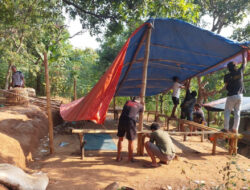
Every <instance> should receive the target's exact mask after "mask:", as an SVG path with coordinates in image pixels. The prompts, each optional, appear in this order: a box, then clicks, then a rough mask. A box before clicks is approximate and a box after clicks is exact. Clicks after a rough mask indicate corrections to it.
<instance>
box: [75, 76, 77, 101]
mask: <svg viewBox="0 0 250 190" xmlns="http://www.w3.org/2000/svg"><path fill="white" fill-rule="evenodd" d="M76 99H77V92H76V79H75V78H74V100H76Z"/></svg>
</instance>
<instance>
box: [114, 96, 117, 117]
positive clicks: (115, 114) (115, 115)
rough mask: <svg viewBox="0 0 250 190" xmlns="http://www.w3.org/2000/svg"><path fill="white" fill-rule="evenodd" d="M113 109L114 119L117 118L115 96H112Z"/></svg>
mask: <svg viewBox="0 0 250 190" xmlns="http://www.w3.org/2000/svg"><path fill="white" fill-rule="evenodd" d="M113 110H114V120H117V119H118V113H116V110H115V96H114V97H113Z"/></svg>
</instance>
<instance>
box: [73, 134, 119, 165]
mask: <svg viewBox="0 0 250 190" xmlns="http://www.w3.org/2000/svg"><path fill="white" fill-rule="evenodd" d="M72 133H74V134H78V135H79V141H80V152H81V158H82V160H83V158H84V145H85V141H84V135H85V134H89V133H94V134H100V133H106V134H116V133H117V130H110V129H72Z"/></svg>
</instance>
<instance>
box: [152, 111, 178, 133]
mask: <svg viewBox="0 0 250 190" xmlns="http://www.w3.org/2000/svg"><path fill="white" fill-rule="evenodd" d="M160 117H163V118H164V119H165V122H164V126H165V128H167V131H169V122H170V120H173V121H176V122H177V126H179V119H178V118H174V117H168V116H167V115H166V114H158V115H157V119H156V120H157V121H158V119H159V118H160Z"/></svg>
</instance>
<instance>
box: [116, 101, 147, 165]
mask: <svg viewBox="0 0 250 190" xmlns="http://www.w3.org/2000/svg"><path fill="white" fill-rule="evenodd" d="M142 111H143V105H142V104H141V103H140V97H134V98H133V100H132V101H131V100H129V101H127V102H126V103H125V105H124V107H123V110H122V114H121V116H120V119H119V124H118V133H117V136H118V137H119V140H118V144H117V149H118V150H117V157H116V161H118V162H119V161H121V160H122V157H121V150H122V141H123V138H124V136H125V134H126V138H127V139H128V161H129V162H133V161H134V159H133V140H134V139H135V138H136V115H137V114H138V113H139V112H142Z"/></svg>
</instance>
